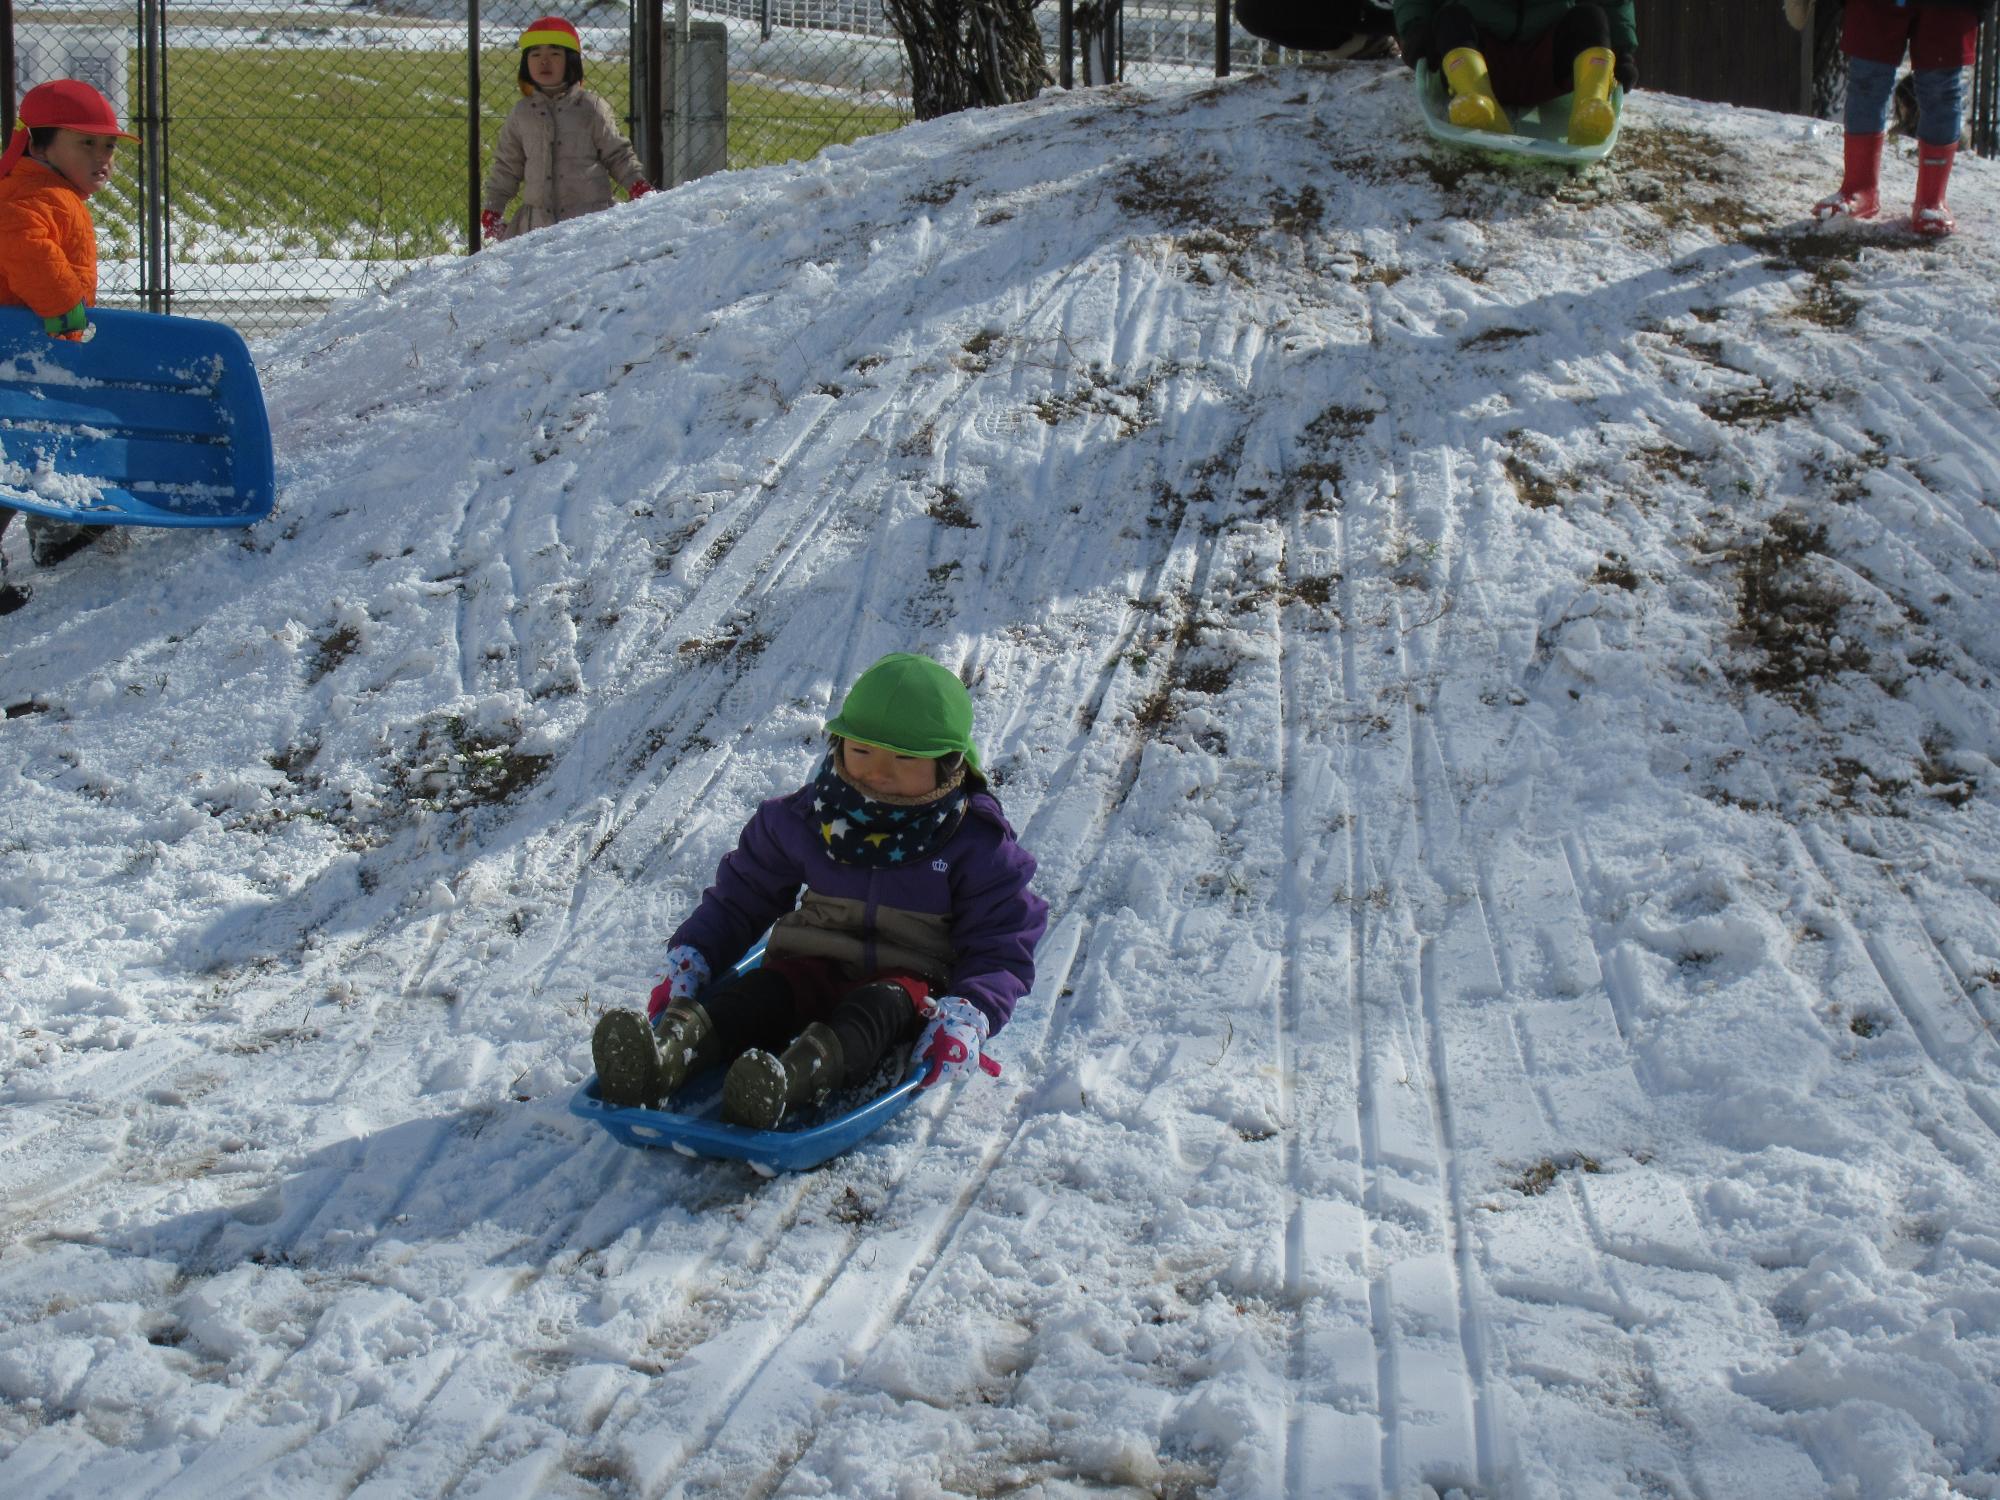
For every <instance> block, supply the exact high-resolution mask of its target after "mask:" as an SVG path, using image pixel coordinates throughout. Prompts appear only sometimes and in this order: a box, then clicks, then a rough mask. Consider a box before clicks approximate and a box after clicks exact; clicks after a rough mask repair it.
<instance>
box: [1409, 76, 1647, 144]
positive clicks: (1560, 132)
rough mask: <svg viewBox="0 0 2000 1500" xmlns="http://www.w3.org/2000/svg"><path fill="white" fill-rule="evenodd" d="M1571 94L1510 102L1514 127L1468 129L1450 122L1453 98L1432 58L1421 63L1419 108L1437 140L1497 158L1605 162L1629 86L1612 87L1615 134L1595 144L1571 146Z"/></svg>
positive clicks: (1621, 119)
mask: <svg viewBox="0 0 2000 1500" xmlns="http://www.w3.org/2000/svg"><path fill="white" fill-rule="evenodd" d="M1570 98H1571V96H1570V95H1568V94H1562V95H1559V96H1558V97H1556V98H1554V99H1549V100H1546V101H1544V102H1543V103H1541V104H1537V105H1534V106H1533V107H1531V108H1528V109H1516V108H1514V107H1513V106H1511V105H1510V106H1508V109H1507V119H1508V120H1509V122H1511V123H1512V125H1513V127H1514V129H1513V131H1512V132H1511V133H1510V134H1506V135H1502V134H1500V133H1499V132H1498V131H1494V130H1467V129H1466V128H1465V127H1464V126H1463V125H1454V124H1452V123H1451V100H1450V98H1449V97H1448V96H1447V94H1446V91H1445V83H1444V76H1443V75H1442V74H1439V73H1433V72H1432V71H1431V65H1430V63H1429V62H1428V61H1421V62H1419V63H1418V64H1417V107H1418V108H1419V109H1420V110H1422V111H1423V116H1424V128H1425V129H1426V130H1428V131H1429V132H1430V133H1431V134H1432V135H1433V136H1435V137H1436V138H1437V139H1438V140H1441V141H1448V142H1450V143H1451V144H1452V145H1454V146H1468V147H1470V148H1471V149H1473V150H1474V151H1485V152H1490V153H1492V154H1494V155H1497V156H1519V157H1526V158H1528V159H1530V160H1533V161H1544V162H1553V163H1554V164H1556V165H1557V166H1565V167H1581V166H1588V165H1589V164H1590V163H1591V162H1594V161H1602V160H1604V158H1605V157H1607V156H1609V155H1610V154H1611V148H1612V147H1613V146H1615V145H1617V144H1618V130H1619V127H1620V126H1621V125H1623V124H1624V122H1625V90H1624V89H1622V88H1620V87H1619V86H1618V85H1617V84H1613V85H1612V86H1611V110H1612V114H1613V117H1614V118H1613V120H1612V124H1611V134H1610V135H1608V136H1606V137H1605V138H1604V139H1603V140H1602V141H1600V142H1598V143H1597V144H1596V145H1595V146H1572V145H1571V144H1570V143H1569V141H1568V140H1567V139H1566V137H1567V136H1568V134H1569V104H1570Z"/></svg>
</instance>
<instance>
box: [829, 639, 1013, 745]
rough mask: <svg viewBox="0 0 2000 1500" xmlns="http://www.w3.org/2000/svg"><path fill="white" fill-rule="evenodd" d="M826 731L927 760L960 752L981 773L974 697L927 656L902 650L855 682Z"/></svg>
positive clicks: (871, 668) (887, 657) (953, 676)
mask: <svg viewBox="0 0 2000 1500" xmlns="http://www.w3.org/2000/svg"><path fill="white" fill-rule="evenodd" d="M826 729H827V733H828V734H837V735H839V736H840V737H841V738H842V739H844V740H859V741H860V742H861V743H862V744H864V745H873V746H875V747H876V748H877V749H881V750H893V751H895V752H896V753H897V754H898V755H920V756H922V757H923V758H924V759H925V760H936V759H937V758H938V757H939V756H943V755H950V754H951V753H952V752H954V751H956V752H957V753H959V754H960V755H963V756H964V757H965V763H966V764H967V765H969V766H971V767H972V769H973V770H975V771H977V770H978V769H979V751H978V749H977V748H976V747H975V746H974V745H973V743H972V695H971V694H969V693H967V692H966V690H965V684H964V683H962V682H960V681H959V680H958V678H957V677H956V676H955V675H953V674H952V673H951V672H948V671H946V670H945V669H944V668H943V667H941V666H939V665H938V664H937V663H936V662H934V661H932V660H931V659H930V658H929V657H928V656H916V655H913V654H912V653H910V652H908V651H897V652H893V653H891V654H890V655H888V656H885V657H883V658H882V659H881V660H880V661H878V662H876V663H875V665H874V666H872V667H870V668H869V669H868V670H867V671H865V672H863V673H862V674H861V675H860V676H859V677H858V678H856V679H855V681H854V686H853V687H851V688H849V689H848V690H847V699H846V701H845V702H843V703H842V704H841V705H840V712H839V713H837V714H835V715H834V716H833V717H832V718H831V719H828V720H827V721H826Z"/></svg>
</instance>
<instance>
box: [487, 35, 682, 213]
mask: <svg viewBox="0 0 2000 1500" xmlns="http://www.w3.org/2000/svg"><path fill="white" fill-rule="evenodd" d="M520 77H521V93H522V94H523V95H524V96H525V97H523V99H522V100H521V102H520V103H519V104H517V105H515V106H514V110H513V113H511V114H510V115H508V116H507V123H506V124H505V125H503V126H502V127H501V128H500V139H499V141H498V143H497V144H496V145H495V146H494V148H493V166H492V169H491V170H490V171H489V172H487V174H486V192H485V195H484V196H483V198H482V199H481V202H480V214H479V225H480V228H481V229H482V230H483V231H484V232H485V235H486V237H487V238H488V239H489V240H503V239H508V238H511V237H512V236H514V235H517V234H526V233H527V232H528V231H529V230H531V229H543V228H546V227H547V226H548V225H550V224H559V223H561V222H562V221H563V220H564V219H574V218H578V217H580V216H581V215H583V214H590V213H596V212H597V211H598V210H599V209H603V208H609V207H611V205H612V203H613V202H614V201H615V200H614V199H613V198H612V195H611V183H612V180H613V179H614V178H615V179H616V180H617V182H618V185H619V186H620V187H622V188H624V189H625V190H626V192H627V193H628V194H629V195H630V196H632V197H634V198H640V197H644V196H645V195H646V194H647V193H650V192H651V191H652V190H653V185H652V184H651V183H649V182H647V181H646V179H645V176H644V174H643V173H642V172H641V171H640V168H639V158H638V156H637V155H636V154H635V153H634V152H633V150H632V143H631V142H630V141H628V140H626V139H625V137H624V136H623V135H621V134H619V131H618V125H617V122H616V121H615V120H614V119H613V117H612V114H611V106H610V105H608V104H606V103H605V102H604V100H603V99H602V98H601V97H599V96H598V95H596V94H593V93H592V92H591V91H590V90H589V89H587V88H584V87H583V43H582V41H581V39H580V38H579V37H578V36H577V31H576V28H575V27H574V26H572V25H570V23H569V22H567V21H565V20H563V19H562V18H561V17H559V16H543V17H542V18H541V19H540V20H539V21H532V22H530V23H529V25H528V29H527V30H526V31H524V32H522V33H521V73H520ZM517 191H518V192H519V193H520V195H521V206H520V207H519V208H518V209H516V210H515V211H514V214H513V217H512V218H507V219H503V218H502V215H503V214H504V213H505V212H506V209H507V205H508V204H509V203H510V202H512V201H513V198H514V194H515V193H516V192H517Z"/></svg>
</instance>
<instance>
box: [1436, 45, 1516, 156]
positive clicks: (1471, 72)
mask: <svg viewBox="0 0 2000 1500" xmlns="http://www.w3.org/2000/svg"><path fill="white" fill-rule="evenodd" d="M1444 81H1445V82H1446V83H1447V84H1448V85H1450V87H1451V123H1452V124H1454V125H1456V126H1457V127H1458V128H1459V129H1460V130H1497V131H1499V132H1500V133H1501V134H1502V135H1506V134H1508V133H1509V132H1511V131H1512V130H1513V128H1514V127H1513V125H1512V123H1510V122H1509V120H1508V119H1507V111H1505V110H1504V109H1502V108H1501V107H1500V101H1499V100H1498V99H1496V98H1494V97H1493V79H1492V77H1491V76H1490V75H1489V74H1488V73H1487V71H1486V59H1485V58H1484V57H1482V56H1481V55H1480V53H1479V51H1478V49H1477V48H1474V47H1456V48H1454V49H1452V50H1451V51H1450V52H1447V53H1445V55H1444Z"/></svg>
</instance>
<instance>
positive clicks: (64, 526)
mask: <svg viewBox="0 0 2000 1500" xmlns="http://www.w3.org/2000/svg"><path fill="white" fill-rule="evenodd" d="M108 529H109V528H107V527H103V526H78V525H76V524H75V523H73V522H70V521H57V520H52V519H51V518H50V517H48V516H42V515H30V516H29V517H28V555H29V556H30V557H32V558H33V559H34V560H35V566H36V567H38V568H53V567H54V566H55V565H56V564H57V563H60V562H66V561H68V560H69V559H70V558H72V557H75V556H76V555H77V553H79V552H81V551H82V550H83V549H84V548H85V547H88V546H89V545H90V544H91V543H92V542H94V541H96V540H97V539H98V537H99V536H101V535H102V534H103V533H104V532H105V531H106V530H108Z"/></svg>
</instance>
